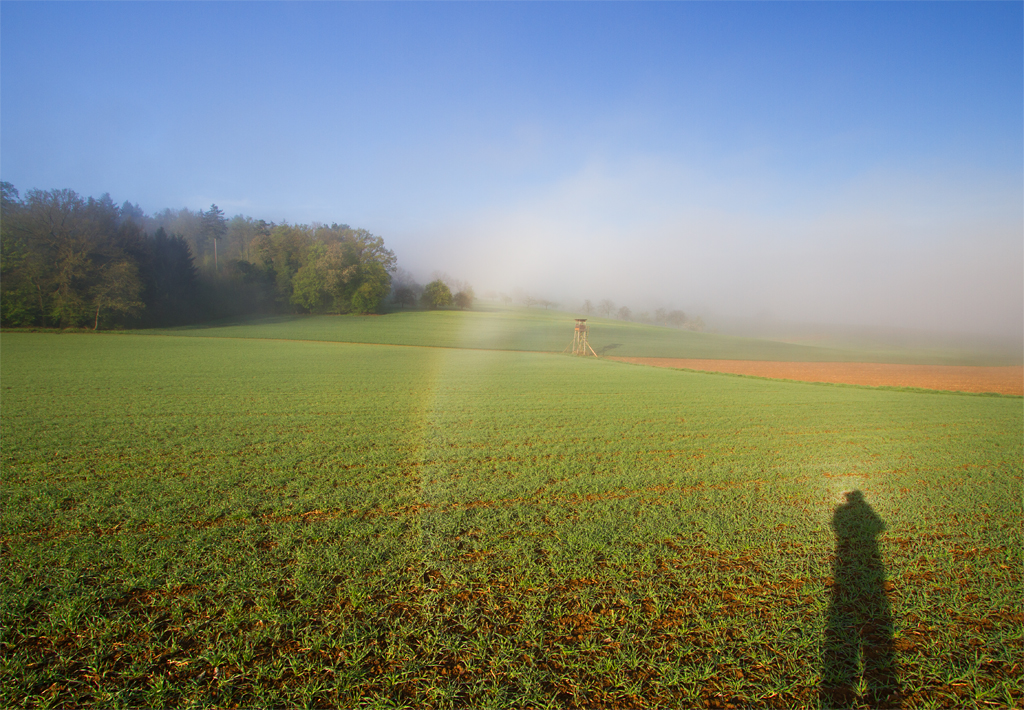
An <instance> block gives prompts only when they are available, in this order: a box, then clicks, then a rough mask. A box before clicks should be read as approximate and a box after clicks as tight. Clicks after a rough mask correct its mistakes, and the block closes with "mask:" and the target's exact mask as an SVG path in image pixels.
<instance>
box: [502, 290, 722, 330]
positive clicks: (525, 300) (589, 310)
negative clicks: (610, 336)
mask: <svg viewBox="0 0 1024 710" xmlns="http://www.w3.org/2000/svg"><path fill="white" fill-rule="evenodd" d="M486 295H487V297H488V298H495V299H498V300H500V301H501V302H502V303H504V304H505V305H506V306H509V305H511V304H512V303H513V302H514V301H515V302H518V303H521V304H522V305H524V306H526V307H527V308H532V307H533V306H542V307H543V308H544V310H547V309H549V308H557V307H558V306H559V304H558V303H557V302H555V301H551V300H549V299H546V298H538V297H536V296H531V295H530V294H527V293H525V292H522V291H519V292H517V293H514V294H513V295H511V296H510V295H509V294H507V293H494V292H488V293H487V294H486ZM576 310H578V311H579V312H581V313H585V314H586V315H588V316H589V315H595V314H597V315H602V316H604V317H605V318H618V319H619V320H625V321H635V322H638V323H647V324H652V325H663V326H668V327H671V328H686V329H687V330H693V331H697V332H703V331H704V330H705V329H706V327H707V326H705V324H704V320H703V319H702V318H701V317H700V316H696V317H691V316H688V315H687V314H686V313H684V312H683V311H680V310H676V309H666V308H658V309H656V310H655V311H654V312H653V313H651V312H650V311H640V312H637V313H634V312H633V310H632V309H630V308H629V306H616V305H615V302H614V301H612V300H610V299H607V298H606V299H604V300H602V301H599V302H598V303H596V304H595V303H593V302H592V301H591V300H590V299H589V298H588V299H587V300H585V301H583V303H582V304H581V305H580V306H579V307H578V308H577V309H576Z"/></svg>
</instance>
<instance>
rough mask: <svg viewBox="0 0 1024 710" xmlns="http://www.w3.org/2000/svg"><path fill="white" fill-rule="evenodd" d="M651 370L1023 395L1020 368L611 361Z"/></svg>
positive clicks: (657, 359)
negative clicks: (674, 369)
mask: <svg viewBox="0 0 1024 710" xmlns="http://www.w3.org/2000/svg"><path fill="white" fill-rule="evenodd" d="M608 359H609V360H619V361H620V362H631V363H635V364H638V365H652V366H654V367H672V368H676V369H684V370H703V371H705V372H729V373H733V374H736V375H755V376H757V377H770V378H772V379H782V380H800V381H803V382H842V383H846V384H850V385H869V386H871V387H920V388H921V389H930V390H948V391H951V392H995V393H998V394H1015V395H1024V368H1021V367H968V366H957V365H893V364H887V363H871V362H773V361H761V360H690V359H682V358H667V357H612V358H608Z"/></svg>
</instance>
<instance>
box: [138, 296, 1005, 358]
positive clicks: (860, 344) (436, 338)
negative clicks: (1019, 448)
mask: <svg viewBox="0 0 1024 710" xmlns="http://www.w3.org/2000/svg"><path fill="white" fill-rule="evenodd" d="M574 317H583V315H582V314H575V315H574V314H571V313H564V312H560V311H547V310H542V309H539V308H503V307H501V306H496V305H494V304H489V305H486V306H484V307H481V308H479V309H477V310H472V311H453V310H441V311H397V312H395V313H389V314H388V315H386V316H279V317H271V318H263V319H259V320H250V321H245V322H241V323H229V324H219V325H211V326H208V327H205V328H193V327H189V328H176V329H170V330H153V331H142V332H144V333H149V334H170V335H187V336H204V337H221V338H261V339H275V340H278V339H280V340H322V341H332V342H348V343H380V344H389V345H418V346H426V347H445V348H465V349H483V350H525V351H532V352H554V353H559V352H562V351H563V350H565V349H566V346H568V345H570V344H571V343H572V335H573V332H572V329H573V318H574ZM589 323H590V326H591V333H590V339H591V343H592V345H593V347H594V349H595V350H596V351H597V352H598V353H599V354H601V355H612V356H621V357H677V358H710V359H727V360H782V361H792V362H891V363H910V364H920V365H1019V364H1021V363H1022V360H1021V353H1019V352H1004V351H1001V350H992V349H988V350H986V349H982V348H977V347H971V346H967V345H964V346H959V347H955V346H951V345H948V344H946V345H943V346H941V347H939V346H934V345H932V346H924V345H916V346H913V347H909V346H892V345H885V344H882V343H879V342H877V341H869V340H864V339H861V340H859V341H853V342H851V341H850V340H849V339H838V338H832V339H829V340H827V341H826V342H825V343H819V344H816V345H810V344H798V343H788V342H779V341H774V340H762V339H756V338H741V337H737V336H730V335H720V334H715V333H694V332H691V331H688V330H679V329H677V328H666V327H659V326H654V325H644V324H641V323H628V322H624V321H619V320H609V319H605V318H595V317H590V318H589ZM829 343H832V344H831V345H830V344H829Z"/></svg>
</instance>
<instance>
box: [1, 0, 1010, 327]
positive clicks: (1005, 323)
mask: <svg viewBox="0 0 1024 710" xmlns="http://www.w3.org/2000/svg"><path fill="white" fill-rule="evenodd" d="M1022 8H1024V5H1022V4H1021V3H928V2H922V3H849V4H847V3H820V4H819V3H770V2H769V3H650V4H649V3H599V4H598V3H550V4H549V3H522V4H503V3H486V4H485V3H479V4H477V3H446V4H435V3H290V4H277V3H244V2H242V3H215V4H204V3H169V4H164V3H19V2H4V3H3V4H2V5H0V40H2V41H0V175H2V178H3V179H4V180H7V181H10V182H12V183H14V185H15V186H16V187H17V188H18V189H19V190H21V191H22V192H24V191H26V190H27V189H30V188H41V189H48V188H55V187H69V188H72V189H74V190H76V191H78V192H80V193H82V194H84V195H99V194H101V193H103V192H109V193H111V195H112V196H113V198H114V199H115V200H117V201H119V202H120V201H123V200H125V199H127V200H130V201H132V202H137V203H138V204H139V205H140V206H141V207H142V208H143V209H144V210H146V211H147V212H155V211H157V210H159V209H162V208H164V207H183V206H187V207H190V208H192V209H197V208H205V207H207V206H209V204H210V203H212V202H216V203H217V204H218V205H219V206H220V207H221V208H222V209H224V210H225V211H226V212H227V213H228V214H229V215H231V214H237V213H243V214H247V215H250V216H253V217H257V218H264V219H267V220H277V221H280V220H288V221H291V222H307V223H308V222H311V221H324V222H332V221H338V222H346V223H349V224H351V225H353V226H359V227H365V228H367V229H369V230H371V231H373V232H374V233H376V234H380V235H381V236H383V237H384V239H385V241H386V243H387V244H388V245H389V246H391V247H392V248H393V249H394V250H395V251H396V253H397V254H398V257H399V262H400V265H402V266H403V267H405V268H407V269H411V270H413V271H414V272H416V273H418V274H420V275H422V276H424V277H425V276H427V275H428V274H429V273H430V272H431V271H433V270H435V269H439V270H443V271H446V272H448V273H450V274H452V275H453V276H455V277H457V278H462V279H468V280H470V281H471V282H473V283H474V285H476V287H477V289H478V290H479V291H484V290H489V289H495V290H511V289H513V288H517V287H518V288H522V289H525V290H527V291H530V292H533V293H535V294H537V295H540V296H545V297H549V298H554V299H555V300H559V301H561V302H563V303H565V304H566V305H571V304H572V303H574V302H576V301H580V300H582V299H583V298H591V299H595V300H596V299H601V298H611V299H613V300H615V301H616V302H618V303H624V304H627V305H629V306H630V307H632V308H633V310H642V309H645V308H653V307H656V306H659V305H662V306H669V305H671V306H675V307H682V308H684V309H689V310H693V311H694V312H697V313H701V314H703V315H705V318H706V319H707V320H710V321H711V322H712V323H713V322H714V319H715V318H716V317H720V318H723V319H724V318H725V317H727V316H753V315H756V314H759V313H760V314H763V313H771V314H773V315H774V316H776V317H778V318H782V319H789V320H802V321H814V322H826V321H828V322H839V323H865V324H880V325H892V326H905V327H916V328H924V329H941V330H973V331H978V332H986V333H992V334H1000V333H1001V334H1005V335H1010V336H1013V337H1018V336H1019V335H1020V334H1021V331H1022V328H1024V326H1022V322H1024V305H1022V304H1024V293H1022V292H1024V11H1022Z"/></svg>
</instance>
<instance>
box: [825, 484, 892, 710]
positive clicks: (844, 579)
mask: <svg viewBox="0 0 1024 710" xmlns="http://www.w3.org/2000/svg"><path fill="white" fill-rule="evenodd" d="M832 528H833V529H834V530H835V533H836V556H835V565H834V569H833V576H832V577H833V580H834V583H833V585H832V588H831V590H830V592H831V595H830V598H829V604H828V623H827V626H826V629H825V644H824V649H823V652H822V658H821V687H820V701H821V706H822V707H823V708H846V707H851V706H854V705H865V704H866V705H868V706H870V707H878V708H889V707H898V706H899V705H900V687H899V679H898V677H897V676H898V673H897V668H896V663H895V660H894V658H893V622H892V610H891V608H890V605H889V598H888V597H887V596H886V594H885V566H884V565H883V564H882V557H881V554H880V552H879V549H878V535H879V534H880V533H881V532H882V531H883V530H885V523H884V522H883V521H882V519H881V518H880V517H878V514H877V513H875V511H874V510H872V508H871V506H870V505H868V503H867V501H865V500H864V494H863V493H861V492H860V491H853V492H851V493H847V494H846V502H845V503H844V504H843V505H841V506H839V507H838V508H836V511H835V514H834V515H833V516H832Z"/></svg>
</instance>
